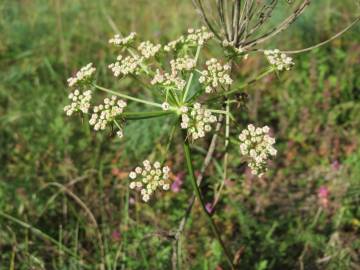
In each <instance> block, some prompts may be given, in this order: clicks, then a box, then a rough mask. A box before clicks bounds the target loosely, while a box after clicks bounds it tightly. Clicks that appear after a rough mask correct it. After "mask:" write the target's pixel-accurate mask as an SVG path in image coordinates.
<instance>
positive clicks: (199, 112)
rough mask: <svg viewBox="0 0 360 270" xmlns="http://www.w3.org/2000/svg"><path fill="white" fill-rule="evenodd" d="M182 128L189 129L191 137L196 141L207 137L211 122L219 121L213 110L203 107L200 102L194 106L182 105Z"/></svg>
mask: <svg viewBox="0 0 360 270" xmlns="http://www.w3.org/2000/svg"><path fill="white" fill-rule="evenodd" d="M180 111H181V128H182V129H187V133H188V136H189V138H190V139H191V140H192V141H195V140H197V139H199V138H203V137H205V133H206V132H209V131H211V129H212V128H211V124H213V123H215V122H216V121H217V119H216V116H215V115H213V114H212V113H211V111H209V110H207V109H205V108H202V107H201V104H200V103H195V104H194V106H193V107H192V108H188V107H185V106H183V107H181V108H180Z"/></svg>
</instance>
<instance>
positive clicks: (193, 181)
mask: <svg viewBox="0 0 360 270" xmlns="http://www.w3.org/2000/svg"><path fill="white" fill-rule="evenodd" d="M183 139H184V152H185V158H186V164H187V168H188V171H189V176H190V179H191V184H192V186H193V189H194V192H195V195H196V198H197V199H198V200H199V202H200V205H201V208H202V210H203V212H204V214H205V216H206V217H207V219H208V222H209V224H210V226H211V229H212V230H213V232H214V235H215V237H216V238H217V240H218V242H219V244H220V246H221V248H222V250H223V252H224V254H225V257H226V259H227V261H228V263H229V265H230V266H231V268H232V269H235V266H234V264H233V262H232V259H231V258H232V256H231V254H230V252H229V251H228V250H227V248H226V246H225V243H224V242H223V240H222V239H221V235H220V232H219V229H218V228H217V226H216V224H215V222H214V220H213V219H212V217H211V215H210V214H209V212H208V211H207V210H206V206H205V202H204V200H203V198H202V196H201V192H200V189H199V186H198V185H197V183H196V177H195V173H194V168H193V164H192V158H191V150H190V145H189V141H188V140H187V139H186V134H185V133H183Z"/></svg>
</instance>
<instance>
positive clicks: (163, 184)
mask: <svg viewBox="0 0 360 270" xmlns="http://www.w3.org/2000/svg"><path fill="white" fill-rule="evenodd" d="M169 174H170V168H169V167H168V166H165V167H161V164H160V162H158V161H156V162H154V164H152V163H151V162H150V161H148V160H145V161H143V166H142V167H136V168H135V170H134V171H132V172H130V174H129V177H130V179H131V182H130V185H129V186H130V188H131V189H138V190H139V191H140V194H141V197H142V199H143V201H145V202H147V201H149V200H150V197H151V196H152V195H153V193H154V192H155V191H156V190H157V189H162V190H169V188H170V180H169Z"/></svg>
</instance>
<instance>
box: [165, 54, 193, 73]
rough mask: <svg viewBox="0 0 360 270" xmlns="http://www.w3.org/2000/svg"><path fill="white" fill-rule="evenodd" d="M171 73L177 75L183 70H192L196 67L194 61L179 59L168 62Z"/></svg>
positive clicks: (186, 58) (189, 58) (187, 58)
mask: <svg viewBox="0 0 360 270" xmlns="http://www.w3.org/2000/svg"><path fill="white" fill-rule="evenodd" d="M170 66H171V71H172V73H177V72H178V71H183V70H187V71H189V70H192V69H194V68H195V66H196V61H195V59H193V58H191V57H179V58H176V59H173V60H171V61H170Z"/></svg>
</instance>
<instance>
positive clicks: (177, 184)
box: [170, 172, 185, 193]
mask: <svg viewBox="0 0 360 270" xmlns="http://www.w3.org/2000/svg"><path fill="white" fill-rule="evenodd" d="M184 177H185V172H179V173H178V174H177V175H176V176H175V180H174V182H173V183H172V184H171V187H170V188H171V190H172V191H173V192H175V193H177V192H180V190H181V186H182V185H183V183H184Z"/></svg>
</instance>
